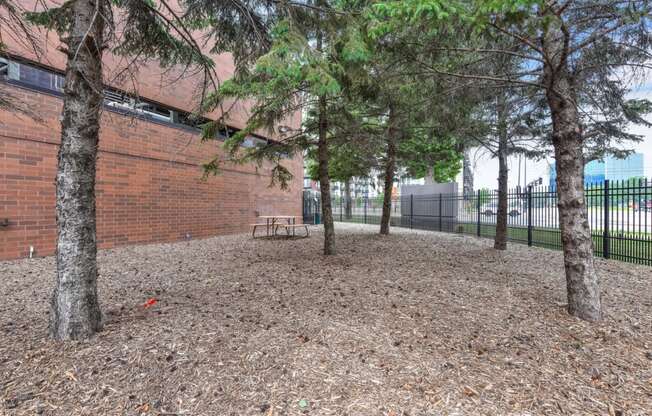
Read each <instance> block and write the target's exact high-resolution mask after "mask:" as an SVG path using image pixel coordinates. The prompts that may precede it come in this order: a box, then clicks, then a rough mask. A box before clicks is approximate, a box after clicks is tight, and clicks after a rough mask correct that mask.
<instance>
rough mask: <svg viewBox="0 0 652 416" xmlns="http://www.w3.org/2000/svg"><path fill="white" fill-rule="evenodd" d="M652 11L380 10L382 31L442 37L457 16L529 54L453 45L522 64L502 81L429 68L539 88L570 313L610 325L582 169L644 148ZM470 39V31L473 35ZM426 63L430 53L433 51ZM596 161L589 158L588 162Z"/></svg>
mask: <svg viewBox="0 0 652 416" xmlns="http://www.w3.org/2000/svg"><path fill="white" fill-rule="evenodd" d="M651 7H652V5H650V3H649V2H648V1H646V0H640V1H639V0H632V1H625V2H623V1H617V0H599V1H593V0H569V1H565V2H562V3H559V2H557V1H554V0H498V1H493V0H492V1H486V0H477V1H474V2H471V3H463V4H462V3H445V2H441V1H439V0H426V1H409V2H397V1H389V2H383V3H380V4H379V5H378V6H377V8H376V10H377V12H378V13H379V14H380V16H381V17H382V20H381V22H382V25H383V26H384V27H385V28H386V27H392V26H396V25H401V24H408V22H409V24H411V25H413V26H417V25H419V26H420V27H422V28H423V30H424V31H428V30H430V31H432V32H435V33H437V31H439V30H441V29H442V27H446V25H445V23H447V22H448V23H450V22H451V21H453V20H455V19H456V17H457V16H462V17H463V18H464V19H465V20H468V21H471V22H472V23H473V25H474V27H475V29H476V30H479V31H484V32H490V33H492V34H493V35H494V36H503V37H505V38H506V39H509V40H511V41H512V42H513V43H514V44H517V45H519V46H520V47H522V49H523V51H521V50H518V51H516V52H515V51H514V50H511V49H509V48H496V49H489V48H482V47H480V48H474V47H469V46H468V45H464V47H457V46H455V45H451V46H450V47H448V48H447V49H448V51H449V52H451V53H452V54H455V55H456V56H458V57H459V56H462V57H463V56H464V55H467V56H468V55H469V53H471V54H474V55H476V54H478V53H479V54H482V55H485V54H486V55H492V54H507V55H512V56H518V57H520V58H522V59H523V64H522V65H521V66H520V67H519V68H518V69H517V70H516V71H511V70H510V71H507V72H505V73H503V74H500V75H498V76H497V75H488V74H486V73H484V72H478V71H473V70H471V71H468V70H467V69H468V68H465V67H464V66H463V65H458V66H456V67H454V66H450V65H449V66H443V65H432V66H427V67H424V70H429V71H431V72H432V73H433V74H437V75H446V76H451V77H456V78H458V79H472V80H483V81H492V82H494V83H496V85H498V86H505V85H510V86H519V87H533V88H536V89H537V90H538V91H539V92H540V94H542V96H543V98H544V103H545V105H546V107H547V110H548V112H549V115H550V118H551V121H552V134H551V136H550V139H551V142H552V145H553V147H554V151H555V160H556V163H557V172H558V175H557V195H558V201H559V202H558V207H559V219H560V227H561V234H562V245H563V250H564V264H565V270H566V282H567V295H568V311H569V313H570V314H572V315H575V316H577V317H579V318H582V319H586V320H599V319H601V318H602V306H601V300H600V287H599V281H598V276H597V274H596V271H595V268H594V264H593V242H592V239H591V232H590V228H589V223H588V219H587V214H586V202H585V198H584V181H583V177H584V161H585V159H586V158H587V154H589V155H590V153H589V152H590V151H591V149H592V144H593V143H598V144H599V146H598V149H599V150H600V149H606V148H609V144H610V143H615V144H619V143H622V142H624V141H627V140H632V139H637V137H636V136H635V135H632V134H630V133H628V132H627V131H626V128H627V125H628V124H629V123H643V124H647V122H646V121H645V119H644V118H643V116H644V115H645V113H647V112H648V111H649V110H650V104H649V103H648V102H646V101H644V100H628V99H627V98H626V95H627V93H628V92H629V91H630V88H631V86H632V85H633V84H632V82H635V81H636V79H640V76H641V74H642V72H643V71H644V70H646V69H649V68H650V66H649V64H648V62H649V58H650V56H651V54H650V51H651V50H652V42H651V39H652V38H651V36H650V27H651V23H652V22H651V20H650V19H651V10H650V9H651ZM469 29H470V28H469ZM423 53H425V54H427V53H429V51H428V49H427V48H425V49H424V51H423ZM589 157H590V156H589Z"/></svg>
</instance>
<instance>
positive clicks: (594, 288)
mask: <svg viewBox="0 0 652 416" xmlns="http://www.w3.org/2000/svg"><path fill="white" fill-rule="evenodd" d="M571 106H572V104H570V103H567V104H566V106H565V107H564V108H563V109H561V111H554V112H553V143H554V147H555V161H556V163H557V200H558V203H557V206H558V208H559V226H560V228H561V241H562V246H563V249H564V267H565V269H566V288H567V291H568V293H567V296H568V312H569V313H570V314H571V315H574V316H577V317H579V318H582V319H585V320H589V321H597V320H600V319H602V306H601V300H600V285H599V280H598V276H597V273H596V271H595V268H594V265H593V240H592V238H591V229H590V227H589V222H588V218H587V213H586V205H585V200H584V157H583V154H582V139H581V133H580V127H579V119H578V118H577V117H576V116H577V111H576V109H574V108H570V107H571Z"/></svg>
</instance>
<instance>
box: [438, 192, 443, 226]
mask: <svg viewBox="0 0 652 416" xmlns="http://www.w3.org/2000/svg"><path fill="white" fill-rule="evenodd" d="M441 216H442V213H441V194H439V231H441V230H442V229H441Z"/></svg>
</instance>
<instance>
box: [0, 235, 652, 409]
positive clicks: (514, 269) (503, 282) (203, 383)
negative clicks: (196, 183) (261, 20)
mask: <svg viewBox="0 0 652 416" xmlns="http://www.w3.org/2000/svg"><path fill="white" fill-rule="evenodd" d="M375 232H376V228H375V227H369V226H357V225H340V226H338V228H337V247H338V250H339V254H337V255H336V256H332V257H324V256H322V255H320V250H321V247H322V238H321V235H319V233H318V232H317V233H316V234H315V235H313V236H312V237H311V238H310V239H302V240H275V241H270V240H255V241H254V240H252V239H251V238H250V237H249V236H244V235H243V236H228V237H219V238H212V239H208V240H201V241H190V242H183V243H177V244H163V245H149V246H140V247H128V248H120V249H116V250H107V251H102V252H100V254H99V263H100V270H101V272H100V280H99V286H100V297H101V302H102V307H103V311H104V315H105V316H104V317H105V321H106V323H105V329H104V331H103V332H101V333H100V334H98V335H97V336H96V337H94V338H93V339H91V340H89V341H85V342H71V343H65V344H64V343H57V342H53V341H50V340H48V339H47V336H46V334H47V313H46V311H47V302H48V299H49V294H50V291H51V288H52V283H53V273H54V260H53V258H51V257H50V258H42V259H35V260H21V261H16V262H4V263H0V275H1V278H0V300H1V302H0V414H6V415H14V414H15V415H23V414H43V415H81V414H84V415H137V414H146V415H160V414H163V415H224V416H230V415H234V416H240V415H263V416H273V415H277V416H280V415H302V414H308V415H350V416H353V415H361V416H362V415H364V416H373V415H384V416H390V415H391V416H399V415H412V416H434V415H560V414H563V415H612V416H613V415H649V414H652V269H651V268H647V267H642V266H633V265H628V264H625V263H620V262H616V261H604V260H596V262H597V265H598V270H599V273H600V276H601V278H602V282H603V301H604V306H605V311H606V317H605V320H604V321H603V322H601V323H599V324H590V323H585V322H582V321H580V320H578V319H575V318H572V317H570V316H568V315H567V314H566V312H565V309H564V308H565V292H564V290H565V283H564V279H563V265H562V258H561V253H559V252H556V251H549V250H545V249H536V248H528V247H524V246H519V245H511V246H510V247H509V250H508V251H507V252H504V253H499V252H496V251H494V250H493V249H492V248H491V241H490V240H480V239H475V238H473V237H463V236H456V235H450V234H439V233H428V232H410V231H408V230H396V229H394V230H393V232H394V234H393V235H391V236H389V237H380V236H378V235H376V234H375ZM149 298H156V299H157V301H158V302H157V303H156V304H155V305H154V306H152V307H150V308H144V307H143V303H145V302H146V301H147V299H149Z"/></svg>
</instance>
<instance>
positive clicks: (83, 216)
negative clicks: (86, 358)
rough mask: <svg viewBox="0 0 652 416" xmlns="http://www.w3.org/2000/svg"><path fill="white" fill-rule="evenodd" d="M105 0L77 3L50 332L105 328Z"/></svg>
mask: <svg viewBox="0 0 652 416" xmlns="http://www.w3.org/2000/svg"><path fill="white" fill-rule="evenodd" d="M96 1H99V3H96ZM107 12H108V9H107V7H106V5H105V3H104V1H102V0H78V1H75V2H74V4H73V14H74V16H73V22H72V28H71V30H70V34H69V35H70V36H69V37H68V38H66V39H64V42H65V43H66V46H67V54H68V62H67V65H66V80H65V86H64V99H63V117H62V122H61V146H60V148H59V155H58V165H57V177H56V218H57V250H56V263H57V279H56V286H55V288H54V293H53V295H52V301H51V305H50V336H51V337H52V338H54V339H57V340H67V339H82V338H87V337H90V336H92V335H93V334H94V333H96V332H97V331H99V330H100V329H101V326H102V324H101V321H102V314H101V312H100V306H99V302H98V296H97V259H96V254H97V245H96V236H95V165H96V159H97V146H98V139H99V137H98V135H99V125H100V123H99V122H100V108H101V106H102V51H103V48H104V45H103V42H104V40H103V30H104V21H103V17H102V16H105V15H106V13H107Z"/></svg>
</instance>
